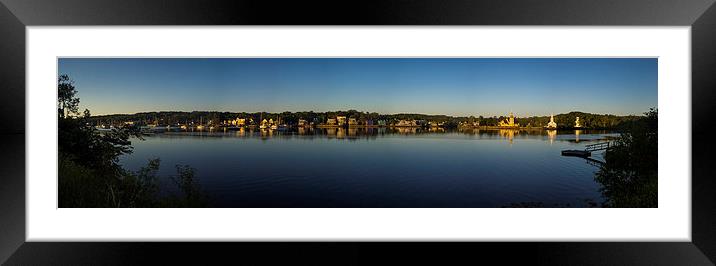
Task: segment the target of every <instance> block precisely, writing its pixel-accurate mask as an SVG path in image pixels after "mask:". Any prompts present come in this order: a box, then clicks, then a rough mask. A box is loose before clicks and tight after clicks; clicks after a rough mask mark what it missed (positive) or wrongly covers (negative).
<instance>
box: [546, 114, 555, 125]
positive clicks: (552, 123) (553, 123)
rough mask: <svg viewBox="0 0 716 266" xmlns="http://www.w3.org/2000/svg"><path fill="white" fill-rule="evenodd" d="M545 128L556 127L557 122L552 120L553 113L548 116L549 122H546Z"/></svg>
mask: <svg viewBox="0 0 716 266" xmlns="http://www.w3.org/2000/svg"><path fill="white" fill-rule="evenodd" d="M547 128H557V123H555V122H554V115H550V116H549V123H547Z"/></svg>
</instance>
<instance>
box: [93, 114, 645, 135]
mask: <svg viewBox="0 0 716 266" xmlns="http://www.w3.org/2000/svg"><path fill="white" fill-rule="evenodd" d="M639 117H640V116H633V115H630V116H616V115H609V114H590V113H583V112H569V113H566V114H557V115H550V116H529V117H519V116H517V115H515V114H513V113H508V114H506V115H505V116H492V117H483V116H477V117H475V116H469V117H454V116H447V115H425V114H378V113H371V112H360V111H356V110H349V111H335V112H312V111H309V112H282V113H267V112H258V113H232V112H214V111H210V112H204V111H194V112H144V113H136V114H115V115H102V116H87V117H85V118H86V119H87V122H86V123H87V124H88V126H94V127H96V128H97V129H99V130H109V129H112V128H120V127H136V128H140V129H141V130H143V131H154V132H156V131H186V130H197V131H203V130H206V131H215V130H239V129H242V128H247V129H262V130H287V129H292V128H377V127H399V128H400V127H406V128H480V129H547V130H549V129H612V128H616V127H618V126H619V125H620V124H621V123H623V122H626V121H632V120H635V119H637V118H639Z"/></svg>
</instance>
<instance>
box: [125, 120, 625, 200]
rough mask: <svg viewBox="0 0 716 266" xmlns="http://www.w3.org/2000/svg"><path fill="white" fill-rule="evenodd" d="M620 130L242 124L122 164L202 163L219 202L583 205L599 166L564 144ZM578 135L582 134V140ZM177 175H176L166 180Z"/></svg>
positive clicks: (153, 140)
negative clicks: (566, 153)
mask: <svg viewBox="0 0 716 266" xmlns="http://www.w3.org/2000/svg"><path fill="white" fill-rule="evenodd" d="M610 134H614V133H611V132H607V131H599V130H580V131H579V132H575V131H574V130H565V131H562V130H541V129H535V130H523V129H512V130H504V129H503V130H496V129H495V130H488V129H480V128H469V129H444V128H427V127H426V128H420V127H402V128H400V127H399V128H390V127H389V128H385V127H380V128H376V127H372V128H337V127H334V128H309V127H306V128H292V129H285V130H271V129H258V128H243V129H237V130H227V131H224V130H219V131H218V132H206V131H204V132H197V131H195V132H167V133H161V134H155V135H151V136H147V137H146V138H145V139H146V140H145V141H133V143H132V144H133V146H134V147H135V149H134V152H133V153H132V154H130V155H128V156H125V157H123V158H122V161H121V163H122V164H123V165H124V166H126V167H127V169H131V170H135V171H136V170H139V169H140V168H141V167H142V166H144V165H146V162H147V160H148V159H151V158H157V157H158V158H161V160H162V163H163V165H165V166H163V167H164V168H162V169H160V176H170V175H172V174H174V171H175V169H174V168H173V167H172V166H174V165H177V164H186V165H191V166H192V167H194V168H196V169H197V175H198V177H199V179H200V180H201V182H202V183H201V186H202V187H203V188H204V189H205V190H206V191H207V192H208V193H209V194H210V195H211V198H213V199H214V200H215V201H216V202H214V203H213V204H214V206H218V207H501V206H509V205H510V204H512V203H515V202H542V203H543V204H545V205H544V206H556V205H559V206H567V205H569V206H584V205H585V201H584V200H585V199H593V200H599V199H600V197H601V194H600V192H599V184H597V183H596V182H595V181H594V173H595V171H596V170H597V169H598V168H597V167H595V166H593V165H589V164H587V163H584V162H583V160H581V159H575V158H573V157H564V156H561V155H560V151H561V150H565V149H579V148H583V147H584V145H583V142H588V141H596V140H599V139H604V138H605V137H606V136H609V135H610ZM577 139H579V142H580V143H577ZM165 181H166V183H167V184H171V180H165Z"/></svg>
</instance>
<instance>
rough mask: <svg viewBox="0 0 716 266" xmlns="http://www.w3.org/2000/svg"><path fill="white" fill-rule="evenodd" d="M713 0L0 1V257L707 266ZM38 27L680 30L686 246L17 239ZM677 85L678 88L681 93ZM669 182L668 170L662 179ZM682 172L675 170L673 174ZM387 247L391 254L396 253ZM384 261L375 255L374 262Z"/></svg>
mask: <svg viewBox="0 0 716 266" xmlns="http://www.w3.org/2000/svg"><path fill="white" fill-rule="evenodd" d="M713 3H714V0H698V1H683V0H608V1H606V0H605V1H593V0H552V1H550V0H547V1H531V0H524V1H518V0H491V1H438V0H433V1H380V2H375V3H373V2H363V1H352V2H344V1H333V2H328V3H324V2H306V1H290V2H289V1H287V3H278V2H275V1H211V2H208V1H189V0H174V1H162V0H124V1H109V0H61V1H59V0H54V1H53V0H0V62H2V67H1V68H0V91H1V92H2V93H1V94H0V95H2V96H0V99H1V101H2V104H0V121H2V125H3V129H2V132H0V134H1V135H2V139H3V144H2V145H0V147H2V148H0V149H1V151H2V152H0V162H1V164H2V168H1V169H2V170H1V171H0V217H1V218H0V262H4V263H7V264H9V265H16V264H33V265H35V264H37V265H44V264H69V265H74V264H123V265H126V264H137V263H146V262H152V261H155V262H162V264H169V263H173V262H181V263H202V264H206V263H211V262H223V261H225V259H227V258H228V259H229V260H228V262H229V263H251V264H253V263H252V262H274V261H276V260H290V261H294V260H296V259H299V260H308V261H310V262H314V263H315V262H321V261H328V262H331V263H332V264H346V263H345V262H353V261H355V259H356V258H357V259H363V260H365V261H372V260H368V259H367V258H371V257H373V256H375V255H390V257H392V258H393V259H395V260H396V261H398V262H404V260H405V259H408V258H418V259H419V260H422V261H425V260H430V259H435V260H462V259H468V260H469V261H473V262H474V261H483V260H484V261H487V260H486V258H488V257H492V258H498V259H500V261H501V262H503V261H504V262H515V261H517V262H528V263H530V264H532V263H538V264H550V265H554V264H577V265H583V264H587V265H590V264H644V265H712V264H713V263H714V262H715V261H716V181H715V180H716V179H713V178H712V177H711V174H712V173H713V172H714V170H712V168H710V166H709V163H710V161H711V160H709V155H708V154H707V152H708V151H709V150H711V149H712V148H714V147H713V146H714V144H713V142H710V141H707V139H706V132H708V131H707V130H708V125H709V124H710V122H711V120H710V119H709V118H711V117H712V116H711V115H712V114H713V113H714V112H713V111H714V107H713V106H715V105H713V104H712V103H714V102H716V93H714V89H715V88H716V78H714V73H716V7H715V5H713ZM41 25H47V26H51V25H71V26H74V25H613V26H653V25H674V26H691V54H692V55H691V56H692V57H691V71H692V76H691V79H692V87H691V97H692V98H691V99H692V109H691V111H692V121H691V125H692V127H691V128H690V129H688V131H687V130H686V129H685V132H689V134H691V136H692V143H697V144H698V145H692V147H691V151H692V155H691V156H692V176H691V184H692V188H691V191H692V209H691V214H692V217H691V222H692V228H691V231H692V237H691V240H692V241H691V242H653V243H642V242H621V243H612V242H596V243H588V242H568V243H561V242H542V243H540V242H527V243H483V242H480V243H370V244H369V243H320V242H319V243H158V242H149V243H126V242H123V243H71V242H70V243H57V242H53V243H49V242H26V241H25V239H26V238H25V232H26V231H25V229H26V228H25V218H26V212H25V208H26V205H25V170H26V169H25V142H26V139H25V125H26V121H25V111H26V110H25V58H26V55H25V47H26V46H25V27H26V26H41ZM684 89H688V88H684ZM662 178H676V177H662ZM679 178H683V177H679ZM396 247H397V249H396ZM382 262H385V261H382Z"/></svg>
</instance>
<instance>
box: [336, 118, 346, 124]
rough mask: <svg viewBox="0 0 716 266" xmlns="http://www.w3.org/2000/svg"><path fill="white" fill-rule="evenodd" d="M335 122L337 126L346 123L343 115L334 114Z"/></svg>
mask: <svg viewBox="0 0 716 266" xmlns="http://www.w3.org/2000/svg"><path fill="white" fill-rule="evenodd" d="M336 122H337V123H338V125H339V126H342V125H345V124H346V117H345V116H336Z"/></svg>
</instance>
